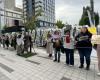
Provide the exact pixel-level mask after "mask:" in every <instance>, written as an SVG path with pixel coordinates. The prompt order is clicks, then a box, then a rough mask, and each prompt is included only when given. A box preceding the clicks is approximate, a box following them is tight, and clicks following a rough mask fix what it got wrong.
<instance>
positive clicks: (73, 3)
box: [16, 0, 100, 24]
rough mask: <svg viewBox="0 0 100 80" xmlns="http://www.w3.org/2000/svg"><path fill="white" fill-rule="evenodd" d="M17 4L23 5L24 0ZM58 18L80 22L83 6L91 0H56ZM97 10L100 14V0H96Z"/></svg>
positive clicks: (72, 22)
mask: <svg viewBox="0 0 100 80" xmlns="http://www.w3.org/2000/svg"><path fill="white" fill-rule="evenodd" d="M16 1H17V5H21V4H22V3H21V1H22V0H16ZM55 1H56V20H58V19H60V20H62V21H63V22H64V23H65V22H68V23H69V24H78V22H79V19H80V17H81V15H82V9H83V6H86V5H90V0H55ZM94 2H95V11H96V12H99V14H100V0H94Z"/></svg>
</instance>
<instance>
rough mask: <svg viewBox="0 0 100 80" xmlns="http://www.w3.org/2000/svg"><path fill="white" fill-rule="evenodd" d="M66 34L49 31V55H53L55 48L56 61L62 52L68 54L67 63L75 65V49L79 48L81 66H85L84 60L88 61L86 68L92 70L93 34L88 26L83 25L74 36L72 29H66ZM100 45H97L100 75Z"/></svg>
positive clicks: (58, 60)
mask: <svg viewBox="0 0 100 80" xmlns="http://www.w3.org/2000/svg"><path fill="white" fill-rule="evenodd" d="M64 33H65V35H63V36H62V35H61V34H60V33H59V31H55V32H54V34H51V33H50V32H48V34H47V53H48V54H49V57H52V53H53V50H54V62H58V63H59V62H60V57H61V52H62V53H65V55H66V65H69V66H74V51H75V50H78V53H79V56H80V66H79V68H80V69H82V68H84V67H85V66H84V62H85V61H86V67H85V69H86V70H90V63H91V52H92V48H93V46H92V43H91V38H92V34H91V33H90V32H89V31H88V29H87V27H86V26H83V27H82V28H81V30H80V32H79V33H78V34H77V35H76V36H73V35H72V33H71V30H66V31H65V32H64ZM99 51H100V45H98V46H97V53H98V67H99V73H98V75H100V52H99Z"/></svg>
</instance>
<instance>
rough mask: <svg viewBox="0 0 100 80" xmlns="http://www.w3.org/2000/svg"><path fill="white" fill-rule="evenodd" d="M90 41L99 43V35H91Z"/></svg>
mask: <svg viewBox="0 0 100 80" xmlns="http://www.w3.org/2000/svg"><path fill="white" fill-rule="evenodd" d="M91 42H92V43H93V44H100V35H93V36H92V39H91Z"/></svg>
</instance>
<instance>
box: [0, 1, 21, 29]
mask: <svg viewBox="0 0 100 80" xmlns="http://www.w3.org/2000/svg"><path fill="white" fill-rule="evenodd" d="M15 4H16V3H15V0H1V3H0V15H1V16H0V25H1V29H3V27H4V26H7V27H11V26H16V24H15V23H16V22H17V23H18V25H20V26H21V25H23V19H22V9H20V8H17V7H16V6H15Z"/></svg>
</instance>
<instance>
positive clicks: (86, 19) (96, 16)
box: [79, 6, 99, 26]
mask: <svg viewBox="0 0 100 80" xmlns="http://www.w3.org/2000/svg"><path fill="white" fill-rule="evenodd" d="M87 10H88V11H90V13H91V8H90V7H88V6H87V7H86V8H85V7H83V14H82V17H81V19H80V21H79V25H81V26H83V25H88V26H90V21H89V17H88V13H87ZM94 21H95V26H97V25H98V24H99V14H98V13H96V12H94Z"/></svg>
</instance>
